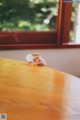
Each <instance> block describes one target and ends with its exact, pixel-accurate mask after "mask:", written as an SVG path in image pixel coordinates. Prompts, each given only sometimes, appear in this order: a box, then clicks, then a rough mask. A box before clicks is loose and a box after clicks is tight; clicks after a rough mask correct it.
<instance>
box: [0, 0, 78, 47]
mask: <svg viewBox="0 0 80 120" xmlns="http://www.w3.org/2000/svg"><path fill="white" fill-rule="evenodd" d="M2 1H4V2H6V4H7V3H9V2H7V0H2ZM11 1H12V2H13V0H11ZM17 1H18V2H19V0H16V2H17ZM24 1H25V0H23V3H24ZM29 1H33V0H29ZM29 1H28V2H29ZM34 1H36V0H34ZM37 1H43V0H37ZM49 1H53V0H49ZM55 1H57V6H58V16H56V18H57V20H56V21H57V23H56V26H57V27H56V26H53V28H52V26H48V25H47V29H48V30H47V29H46V27H44V26H43V27H44V30H43V28H42V30H43V31H41V30H40V28H39V30H37V31H35V29H32V31H29V30H27V31H16V30H15V31H14V30H12V31H11V30H10V29H9V30H8V31H5V29H3V31H1V32H0V49H25V48H30V49H31V48H58V47H59V48H60V47H61V48H62V47H65V48H66V47H75V46H76V45H75V44H74V45H73V44H71V43H69V32H70V25H71V22H70V21H71V12H72V2H65V0H55ZM45 2H47V0H46V1H45ZM58 2H59V4H58ZM1 6H2V3H1V2H0V7H1ZM10 7H11V6H10ZM4 8H6V7H4ZM53 8H54V6H53ZM8 9H9V8H8ZM22 9H23V7H22ZM0 10H1V9H0ZM42 11H46V8H45V7H43V9H42ZM10 12H11V11H10ZM0 15H1V14H0ZM4 15H5V14H3V17H4ZM51 15H53V11H52V12H51ZM6 16H8V15H7V14H6ZM38 16H40V14H38ZM0 17H1V16H0ZM14 17H15V15H14ZM50 17H51V16H49V15H48V17H46V18H45V19H44V20H43V21H44V23H45V24H47V23H48V22H49V19H51V18H50ZM47 18H48V19H47ZM20 22H22V24H21V25H19V26H18V27H21V26H24V25H26V24H27V23H26V22H25V21H20ZM4 24H5V21H4ZM0 27H1V26H0ZM38 27H39V26H37V27H36V28H37V29H38ZM50 27H51V28H50ZM34 28H35V26H34ZM49 29H50V30H49ZM33 30H34V31H33ZM77 47H80V45H79V44H78V45H77Z"/></svg>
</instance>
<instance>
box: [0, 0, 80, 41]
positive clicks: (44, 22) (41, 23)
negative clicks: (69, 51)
mask: <svg viewBox="0 0 80 120" xmlns="http://www.w3.org/2000/svg"><path fill="white" fill-rule="evenodd" d="M58 8H59V0H22V1H20V0H0V31H9V32H12V31H50V30H53V29H57V16H58ZM79 8H80V3H78V2H74V3H73V5H72V17H71V28H70V42H75V41H77V40H78V39H79V33H78V32H77V29H78V27H79V26H80V23H79V22H78V21H79V17H78V16H79V14H80V10H79ZM78 31H79V30H78ZM78 42H79V41H78Z"/></svg>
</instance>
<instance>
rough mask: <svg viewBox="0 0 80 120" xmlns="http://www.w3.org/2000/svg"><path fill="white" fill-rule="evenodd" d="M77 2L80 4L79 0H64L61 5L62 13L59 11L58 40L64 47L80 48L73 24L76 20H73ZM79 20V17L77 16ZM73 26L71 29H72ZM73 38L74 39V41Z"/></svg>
mask: <svg viewBox="0 0 80 120" xmlns="http://www.w3.org/2000/svg"><path fill="white" fill-rule="evenodd" d="M75 4H77V5H78V4H80V1H79V0H64V1H63V0H62V3H61V5H60V13H59V27H58V42H59V45H60V46H61V47H63V48H78V47H79V48H80V43H79V42H78V43H76V40H75V37H74V32H73V31H74V30H73V24H72V23H74V24H75V22H73V21H74V20H73V21H72V19H73V18H72V17H73V14H72V13H73V12H74V18H75V12H76V8H75ZM79 17H80V16H79ZM77 20H78V21H79V18H77ZM70 28H71V29H70ZM78 30H79V29H78ZM70 32H72V33H71V34H70ZM72 39H73V41H72Z"/></svg>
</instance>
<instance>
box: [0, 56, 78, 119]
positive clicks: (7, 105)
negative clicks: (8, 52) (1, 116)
mask: <svg viewBox="0 0 80 120" xmlns="http://www.w3.org/2000/svg"><path fill="white" fill-rule="evenodd" d="M0 113H6V114H7V120H80V79H79V78H77V77H74V76H71V75H68V74H66V73H63V72H60V71H57V70H53V69H51V68H48V67H44V66H36V65H33V64H29V63H27V62H22V61H17V60H10V59H3V58H0Z"/></svg>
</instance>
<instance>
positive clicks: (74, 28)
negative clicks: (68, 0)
mask: <svg viewBox="0 0 80 120" xmlns="http://www.w3.org/2000/svg"><path fill="white" fill-rule="evenodd" d="M70 42H76V43H80V2H73V4H72V17H71V29H70Z"/></svg>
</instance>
